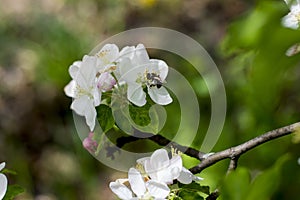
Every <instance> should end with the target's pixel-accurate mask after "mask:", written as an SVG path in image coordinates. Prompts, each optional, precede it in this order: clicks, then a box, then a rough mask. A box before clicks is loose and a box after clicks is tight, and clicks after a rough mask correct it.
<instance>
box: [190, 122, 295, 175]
mask: <svg viewBox="0 0 300 200" xmlns="http://www.w3.org/2000/svg"><path fill="white" fill-rule="evenodd" d="M298 128H300V122H298V123H295V124H291V125H288V126H285V127H282V128H279V129H276V130H272V131H269V132H267V133H265V134H263V135H261V136H258V137H256V138H253V139H251V140H249V141H247V142H245V143H243V144H240V145H238V146H235V147H231V148H229V149H226V150H223V151H220V152H217V153H215V154H213V155H211V156H209V157H207V158H206V159H204V160H203V161H202V162H201V163H200V164H198V165H197V166H195V167H193V168H191V169H190V171H191V172H192V173H194V174H197V173H200V172H201V171H202V170H203V169H205V168H207V167H209V166H211V165H213V164H215V163H217V162H219V161H221V160H224V159H226V158H230V159H231V163H230V166H229V169H230V170H231V169H234V168H235V167H236V165H237V160H238V158H239V157H240V156H241V155H242V154H244V153H245V152H247V151H249V150H250V149H253V148H255V147H257V146H259V145H261V144H263V143H265V142H268V141H271V140H274V139H276V138H279V137H282V136H285V135H288V134H291V133H293V132H295V131H296V129H298Z"/></svg>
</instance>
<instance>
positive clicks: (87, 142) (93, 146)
mask: <svg viewBox="0 0 300 200" xmlns="http://www.w3.org/2000/svg"><path fill="white" fill-rule="evenodd" d="M93 137H94V133H93V132H90V133H89V136H88V137H86V138H85V139H84V140H83V142H82V145H83V147H84V148H85V149H86V150H88V151H89V152H90V153H95V151H96V150H97V147H98V143H97V142H96V141H95V140H93Z"/></svg>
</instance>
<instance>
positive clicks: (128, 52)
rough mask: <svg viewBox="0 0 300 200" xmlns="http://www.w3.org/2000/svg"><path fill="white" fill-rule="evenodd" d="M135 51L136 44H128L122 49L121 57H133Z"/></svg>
mask: <svg viewBox="0 0 300 200" xmlns="http://www.w3.org/2000/svg"><path fill="white" fill-rule="evenodd" d="M134 53H135V47H134V46H126V47H124V48H123V49H122V50H121V51H120V54H119V59H123V58H129V59H132V58H133V56H134Z"/></svg>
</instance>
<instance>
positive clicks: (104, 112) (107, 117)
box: [97, 104, 115, 133]
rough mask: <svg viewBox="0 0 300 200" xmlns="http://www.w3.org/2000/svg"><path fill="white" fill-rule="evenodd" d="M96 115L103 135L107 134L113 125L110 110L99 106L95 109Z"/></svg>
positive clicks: (104, 106)
mask: <svg viewBox="0 0 300 200" xmlns="http://www.w3.org/2000/svg"><path fill="white" fill-rule="evenodd" d="M97 115H98V121H99V124H100V127H101V128H102V131H103V133H105V132H107V131H108V130H109V129H111V128H112V127H113V125H114V124H115V121H114V117H113V115H112V111H111V108H110V107H109V106H107V105H104V104H101V105H100V106H98V107H97Z"/></svg>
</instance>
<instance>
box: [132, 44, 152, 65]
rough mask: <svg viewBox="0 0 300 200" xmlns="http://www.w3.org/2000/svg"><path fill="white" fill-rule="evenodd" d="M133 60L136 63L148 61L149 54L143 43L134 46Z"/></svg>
mask: <svg viewBox="0 0 300 200" xmlns="http://www.w3.org/2000/svg"><path fill="white" fill-rule="evenodd" d="M133 61H134V62H135V63H137V64H145V63H148V62H149V56H148V53H147V50H146V48H145V46H144V45H143V44H138V45H137V46H136V49H135V56H134V58H133Z"/></svg>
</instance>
